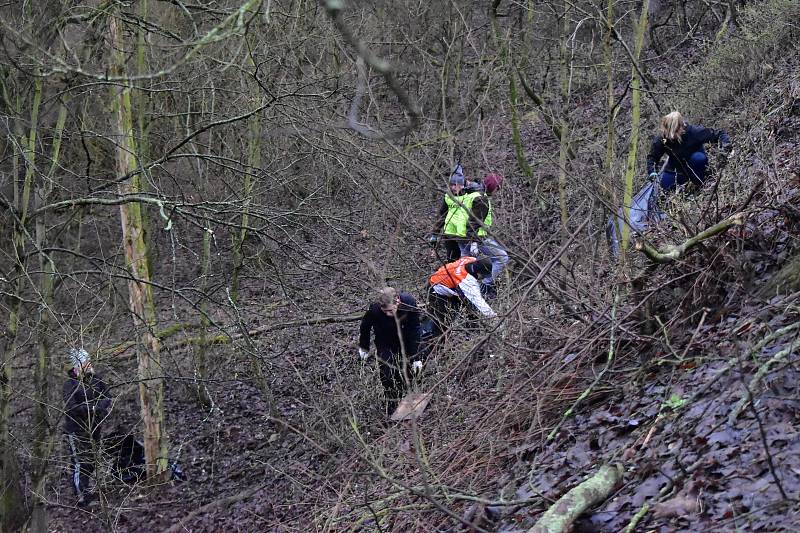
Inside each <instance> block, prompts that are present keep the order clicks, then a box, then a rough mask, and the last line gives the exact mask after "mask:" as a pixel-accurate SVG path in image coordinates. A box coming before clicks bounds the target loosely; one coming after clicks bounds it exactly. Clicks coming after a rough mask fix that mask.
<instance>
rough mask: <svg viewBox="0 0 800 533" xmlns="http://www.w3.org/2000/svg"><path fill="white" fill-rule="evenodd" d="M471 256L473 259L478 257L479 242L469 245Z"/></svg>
mask: <svg viewBox="0 0 800 533" xmlns="http://www.w3.org/2000/svg"><path fill="white" fill-rule="evenodd" d="M469 255H471V256H472V257H478V243H477V242H471V243H470V244H469Z"/></svg>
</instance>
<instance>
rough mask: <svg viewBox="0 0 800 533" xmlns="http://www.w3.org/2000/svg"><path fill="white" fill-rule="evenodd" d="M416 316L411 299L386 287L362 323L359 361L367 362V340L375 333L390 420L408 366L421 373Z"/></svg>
mask: <svg viewBox="0 0 800 533" xmlns="http://www.w3.org/2000/svg"><path fill="white" fill-rule="evenodd" d="M419 315H420V311H419V308H418V307H417V301H416V300H415V299H414V297H413V296H411V295H410V294H407V293H405V292H400V293H398V292H397V291H396V290H395V289H393V288H392V287H386V288H384V289H381V290H380V292H379V293H378V299H377V301H376V302H374V303H372V304H370V306H369V309H368V310H367V312H366V313H364V317H363V318H362V319H361V332H360V336H359V339H358V354H359V357H360V358H361V360H362V361H366V360H367V358H368V357H369V348H370V336H371V333H374V334H375V349H376V351H377V353H378V362H379V365H380V375H381V384H382V385H383V391H384V395H385V396H386V414H387V416H391V414H392V413H393V412H394V410H395V409H396V408H397V405H398V403H399V402H400V400H401V399H402V397H403V396H404V394H405V391H406V388H407V385H408V383H407V379H408V372H407V368H406V365H407V364H408V362H411V363H412V365H411V370H412V372H413V373H414V374H417V373H418V372H419V371H420V370H421V369H422V361H421V359H420V358H419V344H420V318H419Z"/></svg>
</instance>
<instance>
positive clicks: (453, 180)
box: [450, 164, 464, 185]
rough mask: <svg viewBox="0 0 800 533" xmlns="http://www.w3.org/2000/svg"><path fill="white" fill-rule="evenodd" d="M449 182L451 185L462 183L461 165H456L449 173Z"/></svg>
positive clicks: (462, 172)
mask: <svg viewBox="0 0 800 533" xmlns="http://www.w3.org/2000/svg"><path fill="white" fill-rule="evenodd" d="M450 184H451V185H464V169H463V168H462V167H461V165H460V164H459V165H456V168H455V169H454V170H453V173H452V174H450Z"/></svg>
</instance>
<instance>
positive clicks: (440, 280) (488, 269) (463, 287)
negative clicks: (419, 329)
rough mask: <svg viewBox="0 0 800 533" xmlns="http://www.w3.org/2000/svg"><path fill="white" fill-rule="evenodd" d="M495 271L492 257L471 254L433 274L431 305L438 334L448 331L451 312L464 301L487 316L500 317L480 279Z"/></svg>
mask: <svg viewBox="0 0 800 533" xmlns="http://www.w3.org/2000/svg"><path fill="white" fill-rule="evenodd" d="M491 273H492V260H491V259H490V258H488V257H484V258H482V259H477V258H475V257H471V256H465V257H462V258H460V259H458V260H456V261H453V262H452V263H447V264H446V265H444V266H442V267H441V268H439V270H437V271H436V272H434V273H433V275H432V276H431V277H430V279H429V284H428V285H429V286H428V305H429V308H430V312H431V315H432V318H433V321H434V328H435V335H441V334H442V333H444V332H445V330H446V329H447V323H448V322H449V320H448V317H449V315H450V314H451V312H453V311H455V310H457V309H459V308H460V307H461V305H462V304H463V300H466V301H468V302H469V303H470V304H472V305H473V307H475V309H477V310H478V312H479V313H480V314H481V315H483V316H485V317H489V318H494V317H496V316H497V313H495V312H494V310H493V309H492V307H491V306H490V305H489V304H488V303H486V300H484V298H483V295H482V294H481V284H480V280H482V279H483V278H485V277H486V276H489V275H491Z"/></svg>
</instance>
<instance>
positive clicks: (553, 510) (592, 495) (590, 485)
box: [528, 465, 622, 533]
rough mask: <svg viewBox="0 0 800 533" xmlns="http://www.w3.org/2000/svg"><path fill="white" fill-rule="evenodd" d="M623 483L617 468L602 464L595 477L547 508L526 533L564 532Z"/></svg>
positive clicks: (617, 466)
mask: <svg viewBox="0 0 800 533" xmlns="http://www.w3.org/2000/svg"><path fill="white" fill-rule="evenodd" d="M621 480H622V467H621V466H620V465H613V466H612V465H603V466H601V467H600V470H598V471H597V473H596V474H595V475H593V476H592V477H590V478H589V479H587V480H586V481H584V482H583V483H581V484H580V485H578V486H577V487H575V488H573V489H572V490H570V491H569V492H567V493H566V494H565V495H563V496H562V497H561V498H559V499H558V501H557V502H556V503H554V504H553V505H551V506H550V508H549V509H548V510H547V511H545V513H544V514H543V515H542V516H541V517H540V518H539V520H538V521H537V522H536V524H535V525H534V526H533V527H532V528H531V529H529V530H528V533H563V532H564V531H567V530H568V529H569V527H570V525H571V524H572V522H574V521H575V519H576V518H578V517H579V516H580V515H581V514H583V512H584V511H586V510H587V509H589V508H591V507H593V506H595V505H597V504H598V503H600V502H601V501H603V500H605V499H606V498H608V495H609V494H611V492H612V491H613V490H614V489H615V488H616V487H617V484H618V483H619V482H620V481H621Z"/></svg>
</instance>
